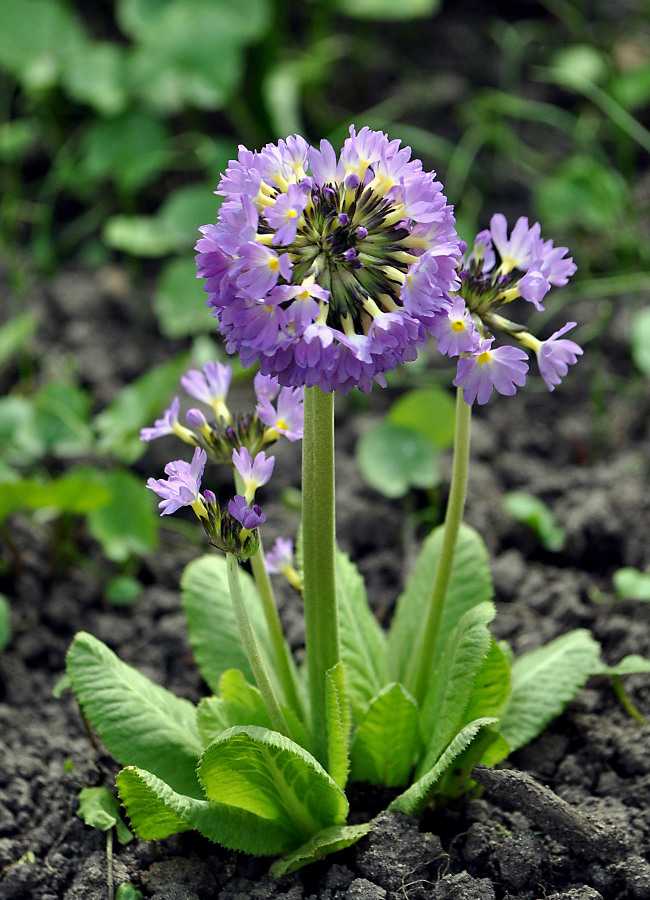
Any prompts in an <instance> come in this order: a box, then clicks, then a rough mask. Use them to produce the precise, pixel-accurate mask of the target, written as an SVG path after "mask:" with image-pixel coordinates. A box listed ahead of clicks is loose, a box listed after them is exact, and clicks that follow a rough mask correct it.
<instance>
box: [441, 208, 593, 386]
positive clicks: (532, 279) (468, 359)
mask: <svg viewBox="0 0 650 900" xmlns="http://www.w3.org/2000/svg"><path fill="white" fill-rule="evenodd" d="M540 231H541V229H540V225H539V223H538V222H536V223H535V224H534V225H533V226H532V227H531V226H529V225H528V219H526V218H524V217H522V218H520V219H518V220H517V222H516V223H515V226H514V228H513V229H512V232H511V233H510V237H508V223H507V221H506V219H505V217H504V216H502V215H500V214H498V215H495V216H493V217H492V220H491V222H490V229H489V230H486V231H482V232H480V233H479V234H478V235H477V236H476V239H475V241H474V246H473V248H472V250H471V252H470V253H469V254H467V253H466V254H465V255H464V257H463V261H462V264H461V271H460V280H461V286H460V290H459V291H458V294H457V295H456V296H455V297H454V298H453V300H450V301H449V303H448V304H447V305H446V308H445V309H443V310H440V312H439V313H438V315H437V316H436V320H435V321H434V323H433V324H432V326H431V331H432V333H433V334H434V336H435V337H436V338H437V341H438V349H439V350H440V352H441V353H445V354H447V355H448V356H458V357H460V358H459V360H458V370H457V373H456V378H455V379H454V382H453V383H454V385H456V386H457V387H461V386H462V388H463V396H464V398H465V400H466V402H467V403H473V402H474V401H475V400H476V401H477V402H478V403H479V404H482V403H487V401H488V400H489V398H490V396H491V394H492V392H493V390H494V389H495V388H496V390H497V391H498V392H499V393H500V394H514V393H515V392H516V390H517V388H518V387H522V386H523V385H524V384H525V382H526V374H527V372H528V356H527V354H526V353H525V352H524V351H523V350H521V349H520V348H519V347H513V346H509V345H506V346H500V347H493V343H494V340H495V332H496V331H502V332H504V333H505V334H507V335H508V336H509V337H510V338H513V339H515V340H516V341H518V342H519V343H520V344H522V345H523V346H524V347H527V348H529V349H530V350H533V351H534V352H535V354H536V356H537V361H538V365H539V370H540V373H541V375H542V378H543V379H544V382H545V384H546V386H547V387H548V389H549V390H550V391H552V390H553V389H554V387H555V386H556V385H558V384H559V383H560V381H561V379H562V377H563V376H564V375H566V373H567V371H568V367H569V365H572V364H573V363H575V362H577V359H578V356H580V355H581V354H582V348H581V347H580V346H579V345H578V344H576V343H575V342H574V341H571V340H567V339H565V338H562V335H563V334H565V333H566V332H567V331H569V330H570V329H571V328H573V327H574V326H575V324H576V323H575V322H568V323H567V324H566V325H565V326H564V327H563V328H561V329H560V330H559V331H556V332H555V333H554V334H553V335H551V337H550V338H548V339H547V340H546V341H540V340H538V338H536V337H535V336H534V335H532V334H531V333H530V332H528V331H526V329H525V328H523V327H522V326H520V325H516V324H515V323H514V322H511V321H510V320H509V319H506V318H505V317H504V316H503V315H501V314H500V313H499V312H498V310H499V309H500V308H501V307H503V306H504V305H506V304H507V303H510V302H512V301H513V300H516V299H517V298H519V297H521V298H523V299H524V300H527V301H528V302H530V303H532V304H533V305H534V306H535V308H536V309H537V310H543V309H544V307H543V305H542V300H543V299H544V297H545V295H546V294H547V293H548V291H549V290H550V289H551V287H553V286H559V285H564V284H566V283H567V281H568V280H569V278H570V276H571V275H573V273H574V272H575V271H576V268H577V267H576V265H575V264H574V262H573V260H572V259H571V257H567V256H566V254H567V252H568V250H567V248H566V247H554V246H553V241H544V240H543V238H542V237H541V234H540Z"/></svg>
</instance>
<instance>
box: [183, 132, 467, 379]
mask: <svg viewBox="0 0 650 900" xmlns="http://www.w3.org/2000/svg"><path fill="white" fill-rule="evenodd" d="M217 193H219V194H221V195H222V196H224V197H225V198H226V200H225V202H224V204H223V205H222V207H221V210H220V213H219V221H218V222H217V223H216V225H213V226H205V227H204V228H203V229H202V232H203V238H202V239H201V240H200V241H199V242H198V244H197V247H196V249H197V251H198V256H197V265H198V274H199V276H200V277H201V278H205V279H206V282H205V286H204V287H205V290H206V292H207V293H208V295H209V296H208V306H209V307H210V308H211V309H212V311H213V315H214V316H215V318H216V319H217V320H218V325H219V329H220V331H221V332H222V333H223V334H224V336H225V338H226V349H227V350H228V352H229V353H235V352H236V353H239V356H240V359H241V362H242V365H244V367H248V366H250V365H253V364H254V363H255V362H259V366H260V372H261V373H262V374H263V375H272V376H274V377H276V378H277V379H278V381H279V383H280V384H281V385H282V386H283V387H302V386H303V385H308V386H310V385H318V386H319V387H320V388H321V389H322V390H324V391H333V390H341V391H342V392H344V393H346V392H347V391H349V390H351V389H352V388H353V387H355V386H358V387H359V388H360V389H361V390H370V388H371V387H372V384H373V382H377V383H380V384H381V383H384V379H383V373H384V372H387V371H389V370H391V369H394V368H396V367H397V366H399V365H400V364H401V363H403V362H405V361H407V360H410V359H413V358H414V357H415V355H416V353H417V350H418V349H419V348H420V347H422V345H423V344H424V342H425V340H426V336H427V332H429V331H430V326H431V325H432V324H433V321H434V319H435V316H436V313H437V312H438V311H439V310H440V308H441V306H442V305H444V303H445V302H446V301H447V300H448V298H449V292H450V291H451V290H454V289H456V288H457V287H458V286H459V281H458V276H457V272H456V267H457V263H458V259H459V257H460V249H459V240H458V237H457V235H456V232H455V222H454V217H453V213H452V209H451V207H450V206H449V205H448V204H447V200H446V198H445V196H444V194H443V193H442V185H441V184H440V183H439V182H438V181H436V180H435V175H434V173H432V172H425V171H424V170H423V167H422V164H421V162H420V161H419V160H413V159H411V151H410V149H409V148H408V147H400V142H399V141H396V140H393V141H390V140H389V139H388V137H387V136H386V135H385V134H383V133H382V132H379V131H371V130H370V129H369V128H362V129H361V130H360V131H359V133H358V134H357V132H356V130H355V128H354V127H351V128H350V135H349V137H348V138H347V139H346V141H345V143H344V145H343V148H342V150H341V153H340V155H339V156H338V157H337V154H336V152H335V150H334V148H333V147H332V146H331V145H330V144H329V143H328V142H327V141H322V142H321V144H320V148H319V149H316V148H314V147H309V146H308V145H307V143H306V142H305V140H304V139H303V138H301V137H300V136H297V135H296V136H293V137H289V138H287V139H286V141H279V142H278V144H277V145H274V144H267V146H266V147H264V148H263V149H262V150H261V151H259V152H251V151H249V150H246V149H245V148H243V147H240V150H239V155H238V159H237V160H234V161H232V162H231V163H230V164H229V166H228V168H227V169H226V174H225V176H224V177H223V178H222V180H221V182H220V184H219V187H218V190H217ZM252 209H254V211H255V212H254V214H253V213H252ZM254 216H256V217H257V222H254ZM253 225H254V226H255V227H254V233H253ZM411 276H413V277H411Z"/></svg>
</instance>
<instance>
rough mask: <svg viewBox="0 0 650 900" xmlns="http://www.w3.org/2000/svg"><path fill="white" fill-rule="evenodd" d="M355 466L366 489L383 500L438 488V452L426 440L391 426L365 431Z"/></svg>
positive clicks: (423, 436) (388, 423)
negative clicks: (365, 484) (411, 491)
mask: <svg viewBox="0 0 650 900" xmlns="http://www.w3.org/2000/svg"><path fill="white" fill-rule="evenodd" d="M355 457H356V461H357V465H358V466H359V469H360V470H361V474H362V475H363V477H364V479H365V480H366V481H367V482H368V484H369V485H370V487H372V488H374V489H375V490H376V491H379V492H380V493H382V494H384V496H386V497H403V496H404V494H406V493H407V492H408V491H409V490H410V488H430V487H433V486H434V485H436V484H438V482H439V481H440V476H439V473H438V452H437V450H436V449H435V447H433V446H432V445H431V441H430V440H429V439H428V437H425V435H423V434H421V433H420V432H419V431H415V429H413V428H406V427H404V426H403V425H394V424H392V423H391V422H380V423H379V424H377V425H373V426H372V427H371V428H369V429H368V430H367V431H365V432H364V433H363V434H362V435H361V437H360V438H359V440H358V441H357V446H356V449H355Z"/></svg>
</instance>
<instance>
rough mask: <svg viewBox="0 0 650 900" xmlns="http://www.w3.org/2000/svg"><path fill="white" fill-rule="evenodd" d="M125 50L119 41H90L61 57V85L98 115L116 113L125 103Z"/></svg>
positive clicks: (121, 109)
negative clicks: (62, 58)
mask: <svg viewBox="0 0 650 900" xmlns="http://www.w3.org/2000/svg"><path fill="white" fill-rule="evenodd" d="M126 64H127V51H126V49H125V48H124V47H122V46H121V45H120V44H117V43H113V42H109V41H92V42H88V43H86V44H83V45H82V46H80V47H79V48H78V50H77V51H76V53H70V54H68V55H67V56H66V57H65V58H64V60H63V86H64V88H65V90H66V92H67V94H68V95H69V96H70V97H71V98H72V99H73V100H76V101H78V102H79V103H86V104H87V105H88V106H91V107H92V108H93V109H94V110H95V111H96V112H97V113H99V115H100V116H117V115H120V114H121V113H123V112H124V110H125V109H126V106H127V91H126V78H125V70H126Z"/></svg>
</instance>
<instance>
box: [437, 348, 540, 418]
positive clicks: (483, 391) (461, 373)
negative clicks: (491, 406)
mask: <svg viewBox="0 0 650 900" xmlns="http://www.w3.org/2000/svg"><path fill="white" fill-rule="evenodd" d="M492 341H493V338H489V339H486V340H482V341H481V342H480V343H479V346H478V348H477V350H476V351H475V353H474V354H473V355H472V356H463V357H461V358H460V359H459V360H458V372H457V374H456V377H455V378H454V381H453V384H454V385H455V387H461V386H462V388H463V397H464V399H465V403H473V402H474V400H476V401H477V402H478V403H479V405H482V404H484V403H487V402H488V400H489V399H490V397H491V395H492V390H493V388H496V389H497V391H498V392H499V393H500V394H506V395H507V396H510V395H512V394H514V393H516V391H517V386H518V387H522V386H523V385H524V384H525V383H526V372H527V371H528V362H527V361H526V362H524V360H527V359H528V357H527V356H526V354H525V353H524V351H523V350H520V349H519V348H518V347H497V348H496V349H495V350H492V349H491V348H492Z"/></svg>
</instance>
